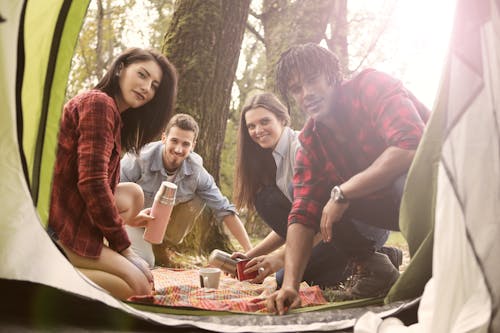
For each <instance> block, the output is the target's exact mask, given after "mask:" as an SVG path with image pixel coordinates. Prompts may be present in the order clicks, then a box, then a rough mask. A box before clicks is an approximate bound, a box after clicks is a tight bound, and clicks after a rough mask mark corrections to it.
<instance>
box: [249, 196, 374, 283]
mask: <svg viewBox="0 0 500 333" xmlns="http://www.w3.org/2000/svg"><path fill="white" fill-rule="evenodd" d="M255 208H256V209H257V213H258V214H259V215H260V217H261V218H262V219H263V220H264V222H265V223H266V224H267V225H268V226H269V227H270V228H271V229H273V230H274V231H275V232H276V233H277V234H278V235H280V236H281V237H282V238H283V239H286V232H287V226H288V214H289V213H290V209H291V203H290V201H288V199H287V198H286V197H285V196H284V195H283V193H282V192H281V191H280V190H279V189H278V188H277V187H276V186H269V187H266V188H264V189H262V190H261V191H260V192H259V193H257V196H256V198H255ZM339 224H342V226H340V227H339V230H338V231H336V232H334V235H336V236H337V237H334V239H333V241H332V242H330V243H323V242H321V243H319V244H318V245H316V246H315V247H314V248H313V249H312V254H311V258H310V259H309V262H308V264H307V266H306V269H305V272H304V277H303V281H306V282H307V283H308V284H310V285H319V286H321V287H329V286H330V287H333V286H335V285H336V284H337V283H338V282H340V281H343V280H344V279H345V278H346V276H344V275H345V267H346V265H347V260H348V259H349V257H351V256H352V253H349V252H351V251H350V250H349V249H350V248H353V249H356V250H358V249H360V248H363V247H369V248H373V245H372V242H371V241H368V240H366V239H364V238H363V237H362V236H361V235H359V233H357V231H355V230H353V229H352V226H351V224H350V223H339ZM362 244H363V245H362ZM339 245H340V248H339ZM346 250H347V252H346ZM283 274H284V271H283V269H281V270H280V271H278V272H277V273H276V281H277V283H278V287H281V284H282V283H283Z"/></svg>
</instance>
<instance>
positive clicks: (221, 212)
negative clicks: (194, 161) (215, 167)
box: [196, 169, 237, 221]
mask: <svg viewBox="0 0 500 333" xmlns="http://www.w3.org/2000/svg"><path fill="white" fill-rule="evenodd" d="M196 195H198V196H199V197H200V198H201V199H202V200H203V201H204V202H205V203H206V204H207V206H208V207H210V208H211V209H212V210H213V211H214V213H215V216H216V218H217V220H219V221H220V220H222V218H223V217H224V216H226V215H230V214H237V211H236V207H235V206H234V205H233V204H232V203H231V202H229V200H228V198H226V197H225V196H224V195H223V194H222V192H221V191H220V189H219V188H218V187H217V184H215V180H214V178H213V177H212V175H210V174H209V173H208V171H206V170H205V169H203V170H202V171H201V172H200V173H199V175H198V186H197V189H196Z"/></svg>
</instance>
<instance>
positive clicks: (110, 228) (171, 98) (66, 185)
mask: <svg viewBox="0 0 500 333" xmlns="http://www.w3.org/2000/svg"><path fill="white" fill-rule="evenodd" d="M176 92H177V73H176V70H175V68H174V66H173V65H172V64H170V62H169V61H168V60H167V59H166V58H165V56H163V55H161V54H160V53H158V52H156V51H154V50H143V49H140V48H131V49H128V50H125V51H124V52H123V53H122V54H120V55H119V56H118V57H117V58H116V59H115V60H114V62H113V64H112V65H111V68H110V69H109V71H108V72H107V73H106V74H105V75H104V77H103V78H102V79H101V80H100V81H99V83H98V84H97V85H96V86H95V88H94V89H93V90H90V91H87V92H84V93H81V94H79V95H77V96H75V97H73V98H72V99H71V100H69V101H68V103H66V105H65V106H64V111H63V114H62V118H61V126H60V132H59V137H58V146H57V157H56V164H55V170H54V178H53V186H52V194H51V203H50V215H49V233H50V235H51V237H52V238H53V239H54V240H55V241H56V243H57V244H58V245H59V246H60V247H61V248H62V249H63V251H64V253H65V254H66V256H67V257H68V259H69V260H70V262H71V263H72V264H73V265H74V266H75V267H77V268H78V269H79V270H80V271H81V272H82V273H84V274H85V275H86V276H87V277H88V278H90V279H91V280H92V281H94V282H95V283H96V284H98V285H100V286H101V287H103V288H104V289H106V290H108V291H109V292H110V293H111V294H112V295H114V296H115V297H118V298H120V299H127V298H128V297H130V296H132V295H139V294H149V293H151V291H152V286H153V277H152V274H151V272H150V271H149V269H148V266H147V264H146V263H145V262H144V261H143V260H142V259H141V258H140V257H138V256H137V255H136V254H135V253H134V252H133V251H132V250H131V248H130V241H129V238H128V236H127V233H126V231H125V228H124V223H125V222H127V221H125V220H124V219H123V217H122V216H121V215H120V212H119V209H118V208H117V205H116V203H115V197H114V194H115V192H116V189H117V184H118V182H119V175H120V156H121V151H122V147H123V149H124V150H125V151H138V150H139V149H140V148H141V147H142V146H144V145H145V144H146V143H148V142H150V141H153V140H154V139H155V138H156V137H157V136H158V135H159V134H160V133H161V131H162V130H163V128H164V127H165V125H166V123H167V121H168V119H169V118H170V116H171V115H172V111H173V107H174V102H175V96H176ZM139 199H140V198H139ZM134 215H136V214H129V216H134Z"/></svg>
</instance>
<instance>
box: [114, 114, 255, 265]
mask: <svg viewBox="0 0 500 333" xmlns="http://www.w3.org/2000/svg"><path fill="white" fill-rule="evenodd" d="M198 132H199V127H198V124H197V123H196V121H195V120H194V119H193V118H192V117H191V116H189V115H187V114H182V113H179V114H176V115H175V116H174V117H172V119H171V120H170V122H169V123H168V124H167V128H166V130H165V133H164V134H163V135H162V139H161V141H156V142H152V143H150V144H148V145H146V146H145V147H144V148H143V149H142V150H141V152H140V154H139V156H137V155H136V154H133V153H127V154H126V155H125V156H124V157H123V158H122V160H121V171H120V182H133V183H136V184H138V185H139V186H140V187H141V188H142V190H143V192H144V207H146V208H148V207H151V206H152V204H153V201H154V196H155V194H156V191H158V189H159V188H160V185H161V183H162V181H170V182H172V183H175V184H176V185H177V193H176V198H175V206H174V209H173V211H172V215H171V218H170V221H169V224H168V226H167V231H166V233H165V237H164V243H166V244H167V245H168V244H170V245H176V244H179V243H181V242H182V240H183V239H184V237H185V236H186V235H187V234H188V233H189V232H190V231H191V229H192V227H193V225H194V223H195V221H196V218H197V217H198V215H199V214H200V213H201V211H202V209H203V208H204V206H205V205H207V206H208V207H210V208H211V209H212V211H213V212H214V213H215V216H216V217H217V219H218V220H222V221H223V222H224V223H225V225H226V227H227V228H228V229H229V231H230V232H231V233H232V234H233V236H234V237H235V238H236V240H237V241H238V242H239V243H240V244H241V246H242V247H243V249H244V250H245V251H248V250H250V249H251V248H252V245H251V244H250V240H249V238H248V234H247V232H246V230H245V228H244V226H243V223H242V222H241V220H240V219H239V218H238V215H237V212H236V208H235V206H234V205H233V204H232V203H230V202H229V200H228V199H227V198H226V197H225V196H223V195H222V193H221V191H220V190H219V188H218V187H217V185H216V184H215V181H214V179H213V177H212V176H211V175H210V174H209V173H208V171H207V170H206V169H205V168H204V167H203V160H202V158H201V156H200V155H198V154H196V153H195V152H193V149H194V147H195V145H196V138H197V136H198ZM139 216H143V217H144V218H143V219H142V220H141V219H137V218H136V219H135V226H131V225H127V226H126V229H127V232H128V235H129V237H130V240H131V242H132V248H133V249H134V251H136V253H137V254H139V255H140V256H141V257H143V258H144V259H145V260H146V261H147V262H148V264H149V265H150V266H151V267H153V266H154V262H155V258H154V254H153V249H152V246H151V244H150V243H148V242H146V241H145V240H144V239H143V238H142V235H143V233H144V228H143V227H141V225H142V226H144V225H145V223H146V222H147V221H148V220H150V219H151V217H149V216H147V215H139ZM153 223H154V222H153ZM165 241H166V242H165Z"/></svg>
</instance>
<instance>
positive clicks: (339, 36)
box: [326, 0, 349, 71]
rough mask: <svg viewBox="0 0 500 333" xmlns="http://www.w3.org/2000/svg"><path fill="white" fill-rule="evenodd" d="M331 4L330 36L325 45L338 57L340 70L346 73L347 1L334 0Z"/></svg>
mask: <svg viewBox="0 0 500 333" xmlns="http://www.w3.org/2000/svg"><path fill="white" fill-rule="evenodd" d="M333 3H334V6H333V11H332V15H331V18H330V22H329V23H330V27H329V28H330V29H329V30H330V31H329V35H330V36H329V38H327V39H326V43H327V45H328V48H329V49H330V50H331V51H332V52H333V53H335V54H336V55H337V56H338V57H339V59H340V64H341V66H342V69H343V70H345V71H347V70H348V69H349V62H348V61H349V50H348V48H347V47H348V44H347V34H348V32H349V26H348V23H347V0H335V1H333Z"/></svg>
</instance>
